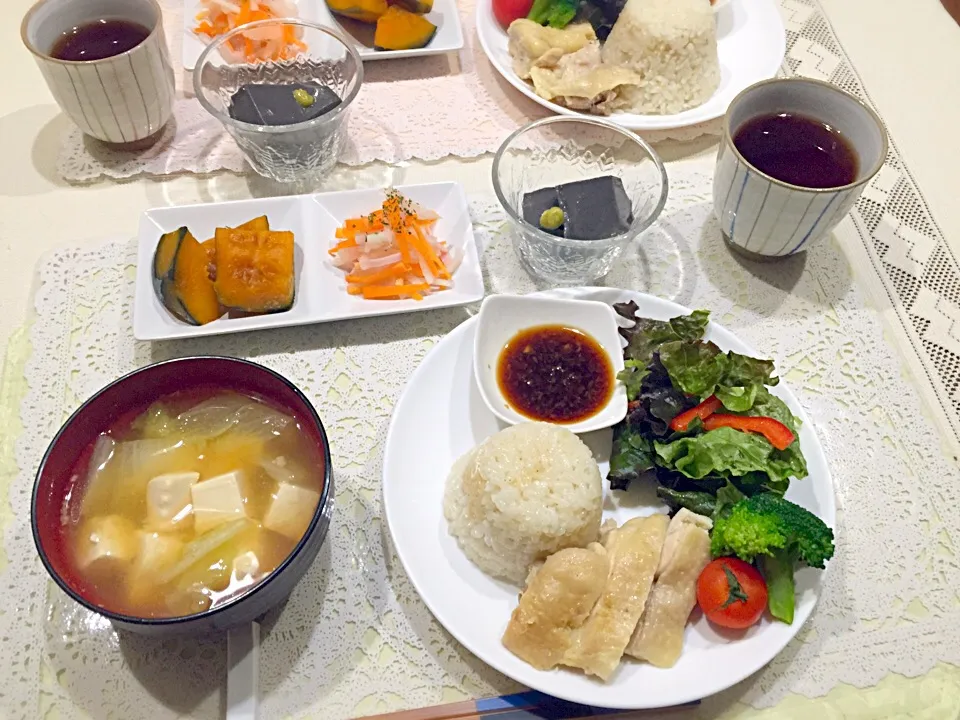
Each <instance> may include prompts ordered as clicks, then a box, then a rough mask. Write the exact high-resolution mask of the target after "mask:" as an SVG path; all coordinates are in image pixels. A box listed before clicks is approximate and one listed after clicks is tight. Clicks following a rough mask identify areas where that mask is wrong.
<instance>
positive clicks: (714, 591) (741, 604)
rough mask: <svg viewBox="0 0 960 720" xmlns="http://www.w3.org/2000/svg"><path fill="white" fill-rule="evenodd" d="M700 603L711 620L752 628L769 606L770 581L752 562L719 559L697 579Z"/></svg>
mask: <svg viewBox="0 0 960 720" xmlns="http://www.w3.org/2000/svg"><path fill="white" fill-rule="evenodd" d="M697 604H698V605H700V609H701V610H703V614H704V615H706V616H707V620H709V621H710V622H713V623H716V624H717V625H720V626H721V627H725V628H735V629H741V628H748V627H750V626H751V625H753V624H754V623H755V622H757V620H759V619H760V616H761V615H763V611H764V609H765V608H766V607H767V584H766V583H765V582H764V581H763V576H762V575H761V574H760V571H759V570H757V569H756V568H755V567H754V566H753V565H751V564H750V563H748V562H744V561H743V560H740V559H739V558H732V557H724V558H717V559H716V560H714V561H713V562H711V563H710V564H709V565H707V566H706V567H705V568H704V569H703V572H702V573H700V577H699V578H698V579H697Z"/></svg>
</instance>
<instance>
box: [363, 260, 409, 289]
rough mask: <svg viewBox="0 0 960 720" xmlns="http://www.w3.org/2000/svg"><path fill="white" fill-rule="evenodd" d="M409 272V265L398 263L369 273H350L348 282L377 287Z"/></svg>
mask: <svg viewBox="0 0 960 720" xmlns="http://www.w3.org/2000/svg"><path fill="white" fill-rule="evenodd" d="M409 272H410V266H409V265H407V264H406V263H404V262H398V263H394V264H393V265H388V266H387V267H385V268H380V269H379V270H374V271H373V272H369V273H356V272H353V273H350V274H349V275H347V282H348V283H358V284H360V285H375V284H377V283H379V282H382V281H384V280H394V279H396V278H398V277H403V276H404V275H406V274H407V273H409Z"/></svg>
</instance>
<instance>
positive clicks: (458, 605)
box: [383, 288, 842, 709]
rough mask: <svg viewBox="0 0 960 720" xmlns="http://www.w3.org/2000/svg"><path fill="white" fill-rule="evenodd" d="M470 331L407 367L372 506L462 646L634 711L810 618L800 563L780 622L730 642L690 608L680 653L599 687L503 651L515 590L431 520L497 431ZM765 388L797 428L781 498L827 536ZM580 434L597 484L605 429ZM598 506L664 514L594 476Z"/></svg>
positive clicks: (822, 479)
mask: <svg viewBox="0 0 960 720" xmlns="http://www.w3.org/2000/svg"><path fill="white" fill-rule="evenodd" d="M546 294H548V295H550V296H554V297H574V298H582V299H588V300H598V301H601V302H610V303H612V302H621V301H626V300H630V299H633V300H636V301H637V303H638V305H639V306H640V311H641V314H643V315H645V316H647V317H652V318H657V319H661V320H665V319H668V318H670V317H673V316H675V315H679V314H683V313H689V312H690V311H689V310H688V309H686V308H683V307H681V306H680V305H677V304H675V303H672V302H669V301H667V300H660V299H658V298H654V297H652V296H650V295H643V294H640V293H634V292H629V291H625V290H617V289H612V288H574V289H564V290H555V291H550V292H549V293H546ZM707 309H709V308H707ZM476 327H477V323H476V318H475V317H474V318H472V319H470V320H468V321H466V322H464V323H463V324H462V325H460V326H459V327H457V328H456V329H455V330H454V331H453V332H451V333H450V334H449V335H447V336H446V337H445V338H443V340H442V341H441V342H439V343H438V344H437V346H436V347H435V348H434V349H433V350H432V351H431V352H430V353H429V354H428V355H427V357H426V358H425V359H424V361H423V363H421V365H420V367H419V368H417V370H416V371H415V372H414V374H413V376H412V377H411V378H410V381H409V383H408V384H407V387H406V388H405V390H404V392H403V394H402V395H401V397H400V400H399V401H398V402H397V405H396V408H395V410H394V413H393V418H392V420H391V422H390V429H389V431H388V433H387V440H386V447H385V450H384V459H383V503H384V515H385V518H386V521H387V525H388V528H389V531H390V535H391V537H392V539H393V543H394V546H395V548H396V550H397V554H398V556H399V558H400V561H401V563H402V564H403V567H404V569H405V570H406V572H407V575H408V576H409V577H410V580H411V582H412V583H413V585H414V587H415V588H416V590H417V592H419V594H420V596H421V598H422V599H423V601H424V603H425V604H426V605H427V607H428V608H429V609H430V611H431V612H432V613H433V614H434V616H435V617H436V618H437V620H438V621H439V622H440V624H442V625H443V626H444V627H445V628H446V629H447V630H448V631H449V632H450V634H451V635H453V636H454V637H455V638H456V639H457V640H458V641H459V642H460V643H461V644H462V645H463V646H464V647H466V648H467V650H469V651H470V652H472V653H473V654H474V655H476V656H477V657H479V658H480V659H481V660H483V661H484V662H485V663H487V664H488V665H490V666H492V667H493V668H495V669H496V670H498V671H500V672H501V673H503V674H504V675H507V676H509V677H511V678H513V679H514V680H516V681H517V682H519V683H522V684H524V685H526V686H527V687H530V688H533V689H535V690H539V691H541V692H545V693H548V694H550V695H553V696H556V697H559V698H562V699H565V700H570V701H572V702H578V703H584V704H587V705H599V706H601V707H611V708H624V709H643V708H658V707H668V706H671V705H679V704H683V703H688V702H692V701H694V700H698V699H700V698H703V697H706V696H708V695H712V694H714V693H717V692H720V691H721V690H725V689H726V688H728V687H730V686H732V685H734V684H736V683H738V682H740V681H741V680H744V679H745V678H747V677H748V676H750V675H751V674H753V673H754V672H756V671H757V670H759V669H760V668H762V667H763V666H764V665H766V664H767V663H768V662H770V660H772V659H773V658H774V656H776V655H777V653H779V652H780V651H781V650H782V649H783V648H784V647H785V646H786V645H787V643H788V642H790V640H791V639H792V638H793V637H794V636H795V635H796V634H797V633H798V632H799V630H800V628H801V627H803V624H804V622H806V620H807V618H808V617H809V616H810V613H811V612H812V611H813V607H814V605H815V604H816V601H817V597H818V595H819V594H820V587H821V583H822V580H823V572H822V571H818V570H812V569H809V568H806V569H803V570H801V571H799V572H798V573H797V575H796V581H797V608H796V616H795V618H794V622H793V624H792V625H785V624H783V623H780V622H773V621H771V620H769V619H768V618H764V619H763V620H761V622H760V623H759V624H758V625H755V626H754V627H752V628H750V629H749V630H747V631H746V632H745V633H744V634H743V635H742V636H739V637H737V636H736V635H732V634H729V633H726V634H722V633H721V632H718V631H717V630H715V629H714V628H712V627H711V626H710V625H709V624H708V623H707V621H706V620H705V619H704V618H703V617H701V616H700V614H699V612H698V611H697V610H694V614H693V616H692V618H691V622H690V623H688V625H687V632H686V636H685V640H684V650H683V654H682V655H681V657H680V660H679V662H677V664H676V665H675V666H674V667H672V668H670V669H666V670H662V669H658V668H655V667H653V666H651V665H647V664H644V663H638V662H634V661H628V660H624V661H623V662H622V663H621V664H620V667H619V669H618V670H617V671H616V672H615V673H614V675H613V677H612V678H611V680H610V682H609V683H606V684H604V683H602V682H600V681H598V680H595V679H591V678H588V677H587V676H585V675H584V674H583V673H581V672H580V671H577V670H570V669H557V670H553V671H548V672H544V671H540V670H535V669H534V668H532V667H531V666H529V665H527V664H526V663H525V662H523V661H522V660H520V659H519V658H517V657H516V656H514V655H513V654H511V653H510V652H509V651H508V650H507V649H506V648H504V647H503V645H502V644H501V642H500V638H501V636H502V635H503V631H504V630H505V629H506V626H507V623H508V621H509V620H510V613H511V612H513V609H514V608H515V607H516V606H517V594H518V590H517V588H516V587H514V586H512V585H509V584H507V583H505V582H500V581H498V580H494V579H492V578H490V577H489V576H487V575H485V574H484V573H483V572H481V571H480V570H479V568H477V567H476V566H475V565H474V564H473V563H471V562H470V560H469V559H467V557H466V555H464V553H463V551H462V550H461V549H460V547H459V545H458V544H457V541H456V540H455V539H454V538H453V537H452V536H451V535H450V534H449V532H448V530H447V523H446V520H445V519H444V516H443V496H444V487H445V484H446V480H447V476H448V475H449V473H450V469H451V467H452V466H453V465H454V463H455V462H456V461H457V459H458V458H460V457H461V456H462V455H463V454H464V453H466V452H467V451H469V450H470V449H471V448H473V447H474V446H475V445H477V444H478V443H480V442H481V441H483V440H485V439H486V438H488V437H490V436H491V435H493V434H494V433H496V432H498V431H500V430H502V429H503V427H504V426H503V425H502V424H501V423H500V422H499V421H498V420H497V418H496V417H494V415H493V414H492V413H491V412H490V410H489V409H488V408H487V406H486V405H485V404H484V402H483V400H482V398H481V397H480V391H479V389H478V388H477V387H476V384H475V382H474V379H473V341H474V334H475V332H476ZM707 339H709V340H712V341H714V342H716V343H717V344H718V345H719V346H720V347H721V348H723V349H724V350H735V351H737V352H741V353H746V354H750V355H755V356H760V357H763V356H764V355H763V353H762V352H761V353H758V352H756V351H754V350H753V349H752V348H750V347H749V346H747V345H745V344H744V343H743V342H741V341H740V340H738V339H737V337H736V336H735V335H733V333H731V332H729V331H727V330H724V329H723V328H721V327H719V326H718V325H716V324H715V323H711V324H710V326H709V327H708V330H707ZM774 360H780V359H779V358H774ZM782 371H783V368H781V372H782ZM772 392H774V393H775V394H776V395H778V396H779V397H780V398H782V399H783V400H784V402H786V403H787V405H789V407H790V409H791V410H792V411H793V413H794V414H795V415H797V417H799V418H800V419H801V421H802V422H803V425H802V427H801V430H800V442H801V446H802V448H803V453H804V456H805V457H806V459H807V465H808V468H809V472H810V474H809V476H808V477H807V478H805V479H803V480H794V481H793V482H792V483H791V485H790V489H789V491H788V492H787V497H788V498H789V499H790V500H792V501H794V502H796V503H799V504H800V505H803V506H804V507H806V508H808V509H809V510H810V511H812V512H814V513H816V514H817V515H818V516H819V517H821V518H822V519H823V520H824V521H825V522H826V523H827V524H828V525H830V526H831V527H833V528H834V529H835V531H836V511H835V504H834V489H833V483H832V481H831V479H830V472H829V470H828V468H827V462H826V458H825V457H824V454H823V450H822V448H821V446H820V442H819V441H818V440H817V436H816V433H815V432H814V429H813V424H812V423H811V422H810V419H809V418H808V417H807V415H806V413H805V412H804V411H803V408H802V407H801V406H800V404H799V402H798V401H797V399H796V397H795V396H794V395H793V393H792V392H790V390H789V389H788V388H787V387H785V384H784V383H783V382H781V383H780V384H779V385H778V386H776V387H775V388H773V389H772ZM581 438H582V439H583V440H584V442H586V443H587V445H588V446H589V447H590V448H591V450H592V451H593V453H594V456H595V457H596V459H597V461H598V462H599V464H600V470H601V473H602V475H603V476H604V477H606V474H607V468H608V463H607V460H608V458H609V454H610V443H611V440H612V435H611V432H610V430H604V431H599V432H595V433H589V434H586V435H583V436H581ZM603 508H604V512H603V516H604V519H606V518H611V517H612V518H615V519H616V520H617V521H618V522H625V521H626V520H628V519H630V518H631V517H636V516H638V515H647V514H650V513H652V512H656V511H663V510H665V508H664V506H663V505H661V504H660V502H659V501H658V500H657V498H656V493H655V489H654V487H653V483H652V482H639V483H634V484H633V486H632V487H631V489H630V490H629V491H627V492H616V493H612V492H610V490H609V487H608V485H607V482H606V481H604V503H603ZM841 540H842V539H841ZM828 567H829V566H828ZM828 572H829V570H828ZM423 641H424V642H426V641H427V638H423ZM468 661H469V660H468Z"/></svg>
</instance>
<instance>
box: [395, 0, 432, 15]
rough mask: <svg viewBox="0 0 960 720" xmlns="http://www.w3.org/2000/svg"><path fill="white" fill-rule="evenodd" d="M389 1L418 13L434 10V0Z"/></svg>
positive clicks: (424, 13) (422, 13)
mask: <svg viewBox="0 0 960 720" xmlns="http://www.w3.org/2000/svg"><path fill="white" fill-rule="evenodd" d="M387 2H388V3H389V4H390V5H398V6H399V7H402V8H403V9H404V10H409V11H410V12H412V13H416V14H417V15H426V14H427V13H428V12H430V11H431V10H433V0H387Z"/></svg>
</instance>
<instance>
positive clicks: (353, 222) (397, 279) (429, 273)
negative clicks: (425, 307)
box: [329, 190, 455, 300]
mask: <svg viewBox="0 0 960 720" xmlns="http://www.w3.org/2000/svg"><path fill="white" fill-rule="evenodd" d="M420 212H421V210H420V208H419V206H418V205H416V204H415V203H412V202H410V201H409V200H407V199H406V198H405V197H403V196H402V195H401V194H400V193H398V192H397V191H396V190H387V192H386V197H385V198H384V200H383V202H382V203H381V205H380V207H379V208H378V209H376V210H374V211H373V212H371V213H369V214H367V215H362V216H359V217H351V218H348V219H346V220H344V221H343V223H342V224H341V225H340V227H338V228H337V230H336V232H335V233H334V235H335V238H336V242H334V244H333V247H332V248H331V249H330V250H329V252H330V255H332V256H333V258H334V260H333V262H334V264H336V265H337V267H339V268H340V269H342V270H344V271H345V273H346V275H345V280H346V283H347V292H348V293H349V294H351V295H360V296H362V297H364V298H366V299H370V300H374V299H377V300H380V299H397V298H407V297H409V298H413V299H415V300H421V299H423V297H424V296H425V295H429V294H430V293H432V292H435V291H439V290H447V289H449V287H450V282H448V281H449V280H450V279H451V275H452V273H451V270H450V268H454V269H455V266H454V265H450V266H449V267H448V262H449V261H450V259H451V257H453V254H452V253H451V251H450V248H449V247H448V246H447V244H446V243H445V242H442V241H439V240H438V239H437V237H436V235H435V227H436V222H437V218H436V217H435V213H432V212H430V213H429V215H430V216H432V217H420V215H419V213H420ZM424 214H427V213H424ZM345 250H350V253H342V251H345ZM358 251H359V252H358ZM363 258H365V259H364V260H363V262H364V264H367V263H370V262H372V261H376V262H374V263H373V264H374V265H375V266H376V265H380V264H382V263H384V262H386V263H388V264H386V265H384V266H383V267H375V268H374V269H367V270H364V269H363V268H362V267H361V265H360V263H361V259H363Z"/></svg>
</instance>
